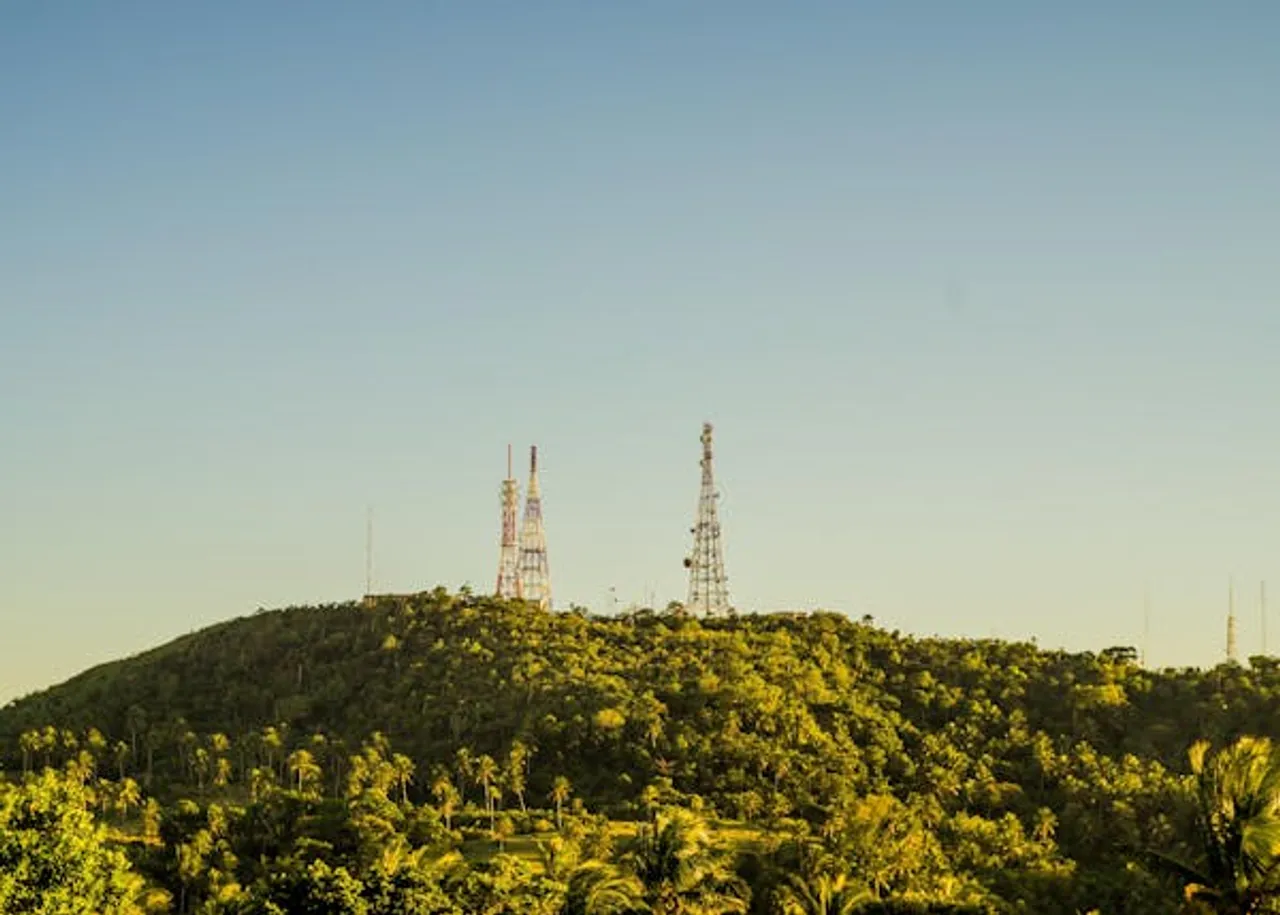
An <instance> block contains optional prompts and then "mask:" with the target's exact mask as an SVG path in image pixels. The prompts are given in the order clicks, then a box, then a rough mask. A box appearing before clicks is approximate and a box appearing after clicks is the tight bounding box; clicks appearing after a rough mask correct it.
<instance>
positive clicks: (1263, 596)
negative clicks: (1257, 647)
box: [1258, 581, 1267, 657]
mask: <svg viewBox="0 0 1280 915" xmlns="http://www.w3.org/2000/svg"><path fill="white" fill-rule="evenodd" d="M1258 616H1260V617H1261V622H1262V655H1263V657H1266V654H1267V583H1266V582H1265V581H1264V582H1263V583H1262V586H1261V587H1260V588H1259V589H1258Z"/></svg>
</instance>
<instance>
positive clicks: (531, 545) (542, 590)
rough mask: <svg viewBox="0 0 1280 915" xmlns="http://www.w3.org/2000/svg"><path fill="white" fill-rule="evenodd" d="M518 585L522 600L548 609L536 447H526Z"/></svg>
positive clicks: (548, 572) (548, 584) (548, 582)
mask: <svg viewBox="0 0 1280 915" xmlns="http://www.w3.org/2000/svg"><path fill="white" fill-rule="evenodd" d="M520 586H521V588H522V589H523V591H524V595H523V596H524V599H525V600H527V601H531V602H533V603H535V604H537V605H539V606H540V607H542V608H543V609H544V610H550V609H551V567H550V565H549V564H548V562H547V532H546V530H545V529H544V528H543V526H542V489H541V487H540V486H539V485H538V446H537V445H534V446H533V447H532V448H530V449H529V488H528V489H527V490H525V497H524V523H523V525H521V529H520Z"/></svg>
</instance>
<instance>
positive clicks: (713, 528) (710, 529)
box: [684, 423, 733, 616]
mask: <svg viewBox="0 0 1280 915" xmlns="http://www.w3.org/2000/svg"><path fill="white" fill-rule="evenodd" d="M711 431H712V429H711V423H703V424H702V488H701V491H700V493H699V495H698V519H697V521H696V523H695V524H694V526H693V527H692V528H691V529H690V533H691V534H693V553H692V554H691V555H690V556H688V557H686V558H685V561H684V564H685V567H686V568H687V569H688V570H689V600H688V602H687V603H686V609H687V610H688V611H689V612H690V613H695V614H697V613H701V614H702V615H704V616H729V615H731V614H732V613H733V608H732V607H731V606H730V605H729V586H728V579H727V578H726V577H725V574H724V553H723V548H722V545H721V542H720V519H719V517H718V515H717V512H716V500H717V499H718V498H719V494H718V493H717V492H716V483H715V473H714V471H713V468H712V452H711Z"/></svg>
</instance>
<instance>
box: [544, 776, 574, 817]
mask: <svg viewBox="0 0 1280 915" xmlns="http://www.w3.org/2000/svg"><path fill="white" fill-rule="evenodd" d="M572 793H573V786H572V785H570V784H569V779H567V778H565V777H564V776H563V775H557V776H556V778H555V781H553V782H552V783H551V793H550V794H548V795H547V799H548V800H549V801H551V803H553V804H555V805H556V829H564V805H565V802H566V801H568V800H569V796H570V795H571V794H572Z"/></svg>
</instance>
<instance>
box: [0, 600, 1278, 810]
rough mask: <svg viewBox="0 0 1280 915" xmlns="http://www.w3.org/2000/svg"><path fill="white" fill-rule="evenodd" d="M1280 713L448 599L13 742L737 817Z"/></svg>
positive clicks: (1041, 669) (322, 621)
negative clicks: (521, 759) (721, 801)
mask: <svg viewBox="0 0 1280 915" xmlns="http://www.w3.org/2000/svg"><path fill="white" fill-rule="evenodd" d="M1278 710H1280V668H1278V667H1277V665H1276V663H1275V662H1273V661H1271V660H1270V659H1260V658H1255V659H1252V661H1251V664H1250V667H1248V668H1245V667H1239V666H1235V665H1223V666H1220V667H1218V668H1214V669H1211V670H1208V671H1199V670H1195V669H1188V670H1181V671H1161V672H1149V671H1145V670H1142V669H1141V668H1139V667H1138V666H1137V665H1136V664H1135V663H1134V655H1133V652H1132V651H1131V650H1127V649H1123V648H1113V649H1108V650H1104V651H1101V652H1099V653H1097V654H1094V653H1079V654H1074V653H1066V652H1060V651H1053V652H1046V651H1040V650H1038V649H1037V648H1035V647H1034V646H1033V645H1030V644H1026V643H1010V642H1003V641H997V640H951V639H916V638H910V637H907V636H903V635H900V634H898V633H889V632H886V631H883V630H881V629H877V628H875V627H874V626H873V625H870V624H869V621H864V622H857V621H853V620H850V619H849V618H847V617H844V616H842V615H838V614H832V613H813V614H771V615H750V616H742V617H738V618H736V619H732V620H716V621H707V620H696V619H692V618H686V617H681V616H678V615H674V614H655V613H652V612H649V611H641V612H639V613H635V614H632V615H628V616H624V617H605V618H601V617H589V616H586V615H584V614H579V613H568V614H548V613H544V612H541V611H538V610H536V609H533V608H530V607H527V606H525V605H523V604H505V603H502V602H499V601H495V600H493V599H490V598H485V597H474V596H471V595H467V594H462V595H453V594H449V593H447V592H445V591H444V590H443V589H440V590H437V591H434V592H429V593H426V594H422V595H419V596H417V597H413V598H409V599H384V600H382V601H381V602H379V603H377V604H375V605H373V606H372V607H370V606H366V605H364V604H359V603H349V604H340V605H329V606H322V607H294V608H289V609H285V610H280V611H272V612H265V611H263V612H259V613H258V614H256V615H254V616H250V617H245V618H241V619H236V620H233V621H230V622H226V623H222V624H219V625H215V626H212V627H210V628H208V629H205V630H202V631H200V632H197V633H194V634H191V635H188V636H184V637H182V638H179V639H177V640H175V641H173V642H171V643H169V644H167V645H164V646H162V647H160V648H157V649H154V650H152V651H149V652H146V653H144V654H141V655H138V656H136V657H133V658H129V659H126V660H122V661H116V662H112V663H109V664H106V665H102V666H100V667H96V668H93V669H92V670H89V671H87V672H85V673H83V674H81V675H79V676H77V677H75V678H74V679H72V680H70V681H68V682H67V683H64V684H62V685H60V686H56V687H53V688H51V689H48V690H45V691H43V692H40V693H36V694H33V695H31V696H28V697H25V698H23V699H21V700H18V701H16V702H13V703H10V704H9V705H8V706H7V707H5V708H4V709H0V741H3V742H4V743H3V744H2V745H3V746H4V747H5V748H6V749H7V750H9V751H10V753H12V751H13V750H14V748H15V747H16V739H17V737H18V735H19V734H20V733H21V732H22V731H24V730H27V729H31V728H39V727H43V726H45V725H49V724H53V725H56V726H57V727H60V728H70V729H73V730H82V729H84V728H86V727H90V726H93V727H97V728H99V729H100V730H103V731H105V732H107V733H110V734H112V735H116V736H128V738H129V740H130V742H131V743H135V744H140V743H141V744H145V743H149V744H153V745H155V747H156V749H157V750H158V751H162V752H161V755H162V756H163V757H165V758H168V756H169V754H168V753H166V752H163V751H164V750H165V748H166V747H167V746H169V745H171V742H172V741H173V740H176V739H177V738H178V737H180V736H181V734H182V733H183V732H186V731H188V730H191V731H195V732H197V733H203V734H207V733H213V732H223V733H226V734H229V735H232V736H235V735H241V734H245V733H249V732H255V731H260V730H261V729H262V728H263V727H265V726H268V725H272V726H276V727H278V728H282V729H283V730H285V731H286V732H287V733H289V734H293V735H295V736H299V737H301V736H307V735H310V734H312V733H313V732H320V733H324V734H326V735H329V736H331V737H341V738H346V739H347V740H349V741H359V740H360V739H363V738H364V737H366V736H368V735H369V734H370V733H372V732H375V731H381V732H382V733H384V734H386V735H387V736H388V737H390V738H391V740H392V742H393V743H394V744H395V745H396V746H397V747H398V748H399V749H402V750H403V751H405V752H407V753H411V754H413V755H414V756H415V757H417V758H421V759H443V758H444V757H445V756H448V755H450V754H452V753H453V752H454V751H456V750H457V749H458V748H459V747H461V746H464V745H465V746H467V747H469V748H470V749H471V750H472V751H474V752H477V753H490V754H496V753H498V752H500V751H502V750H504V749H505V748H506V747H507V746H508V745H509V744H510V742H511V741H512V740H513V739H515V738H517V737H521V738H524V739H525V740H526V741H527V742H530V743H532V744H534V745H536V746H538V747H539V761H540V764H539V765H538V766H537V767H536V768H543V769H545V768H548V767H550V768H555V769H556V770H557V771H559V772H572V773H573V774H575V775H577V776H578V778H579V782H578V783H579V784H581V785H582V786H583V787H586V786H587V785H592V786H593V793H596V794H597V795H598V796H599V797H600V798H601V799H606V798H608V799H615V798H616V799H625V798H627V797H628V796H631V795H633V794H634V793H635V792H636V791H638V790H639V787H640V786H643V785H644V784H645V783H646V782H647V781H648V779H649V777H650V776H652V775H653V774H655V773H656V772H657V769H658V766H659V764H660V763H661V767H662V769H663V770H664V771H672V772H674V774H675V777H674V780H675V782H676V784H677V785H679V786H683V787H684V788H686V789H688V790H690V791H697V792H700V793H706V794H708V795H712V794H714V795H717V796H720V797H721V798H725V797H727V796H728V795H730V794H732V793H734V792H737V791H752V790H756V786H757V783H758V775H759V774H760V771H773V770H776V769H778V768H780V767H784V768H786V769H787V770H788V771H789V772H791V773H794V774H796V775H799V773H801V772H804V773H806V777H805V778H804V779H802V781H805V782H811V781H812V780H811V779H810V778H809V777H808V775H809V774H810V773H811V772H812V773H814V774H816V773H817V772H820V771H827V772H829V773H831V774H833V775H838V776H839V777H840V778H841V779H845V780H847V779H849V778H853V779H854V780H855V783H856V785H857V786H858V787H860V788H864V787H871V786H873V785H876V784H882V783H885V782H886V781H887V782H888V783H890V784H894V783H897V782H899V781H901V780H902V779H904V778H907V777H909V775H910V773H912V772H913V771H915V770H917V769H918V768H919V766H920V765H922V764H927V760H928V758H929V753H930V751H931V749H932V748H935V747H936V746H937V745H938V743H939V740H941V739H942V738H944V737H949V738H953V739H956V740H959V739H960V738H961V737H963V740H964V742H966V743H968V744H969V745H971V746H972V742H973V741H974V740H979V739H981V740H984V741H989V740H992V739H996V738H1001V739H1006V740H1007V739H1019V738H1021V737H1022V736H1023V735H1025V738H1026V739H1027V740H1031V739H1032V738H1033V737H1034V736H1035V735H1036V733H1037V732H1043V734H1044V735H1046V736H1047V737H1049V738H1050V739H1051V740H1052V741H1053V742H1054V743H1055V745H1057V746H1063V747H1069V746H1071V745H1073V744H1074V743H1076V742H1078V741H1087V742H1089V743H1090V744H1091V745H1092V747H1093V748H1094V749H1095V750H1096V751H1097V752H1099V753H1101V754H1104V755H1108V756H1114V757H1120V756H1122V755H1124V754H1134V755H1137V756H1139V757H1145V758H1149V759H1154V760H1157V761H1159V762H1161V763H1163V764H1164V765H1166V766H1171V767H1176V768H1185V766H1184V757H1185V753H1186V749H1187V747H1188V745H1189V744H1190V743H1191V742H1192V740H1193V739H1195V738H1197V737H1206V738H1208V739H1210V740H1212V741H1214V742H1215V743H1218V742H1220V741H1222V740H1224V739H1226V738H1229V737H1234V736H1235V735H1237V734H1241V733H1252V734H1269V733H1272V732H1273V731H1275V730H1277V728H1276V722H1277V721H1280V718H1277V714H1276V713H1277V711H1278ZM997 774H1005V775H1007V774H1008V773H997ZM819 781H820V780H819ZM628 786H630V787H628Z"/></svg>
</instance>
